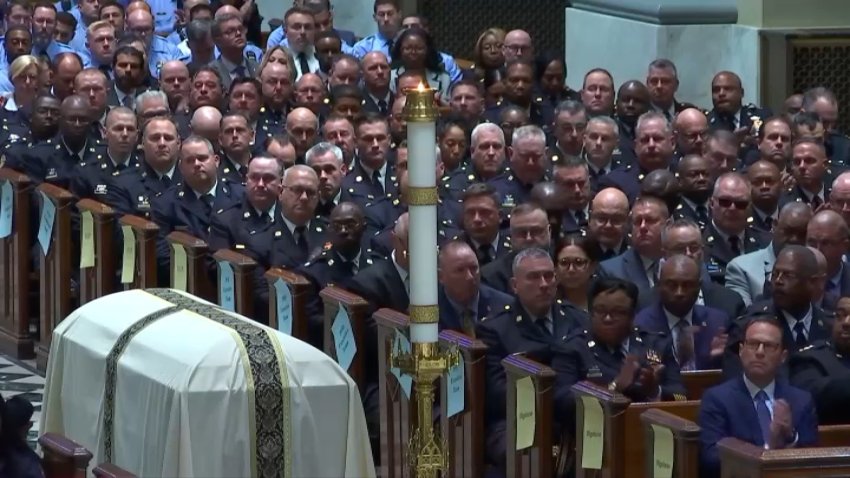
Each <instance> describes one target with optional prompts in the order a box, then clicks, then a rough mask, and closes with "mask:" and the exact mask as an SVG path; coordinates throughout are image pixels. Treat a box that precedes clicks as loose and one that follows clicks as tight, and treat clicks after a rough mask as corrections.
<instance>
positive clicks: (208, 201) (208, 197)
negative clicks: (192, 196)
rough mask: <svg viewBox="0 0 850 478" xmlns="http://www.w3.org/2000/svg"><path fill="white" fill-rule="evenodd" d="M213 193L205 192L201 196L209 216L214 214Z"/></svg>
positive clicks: (205, 212) (205, 213)
mask: <svg viewBox="0 0 850 478" xmlns="http://www.w3.org/2000/svg"><path fill="white" fill-rule="evenodd" d="M214 199H215V198H213V195H212V194H210V193H207V194H204V195H203V196H201V202H202V203H203V204H204V215H205V216H209V215H210V214H212V206H213V200H214Z"/></svg>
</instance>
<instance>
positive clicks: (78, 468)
mask: <svg viewBox="0 0 850 478" xmlns="http://www.w3.org/2000/svg"><path fill="white" fill-rule="evenodd" d="M38 444H39V445H41V449H42V451H43V452H44V457H43V458H42V459H41V467H42V469H44V476H45V478H86V469H87V468H88V466H89V461H91V458H92V454H91V452H89V451H88V450H86V449H85V448H83V447H82V446H81V445H79V444H77V443H75V442H73V441H72V440H69V439H68V438H65V437H63V436H62V435H58V434H56V433H45V434H44V435H42V436H41V437H39V439H38Z"/></svg>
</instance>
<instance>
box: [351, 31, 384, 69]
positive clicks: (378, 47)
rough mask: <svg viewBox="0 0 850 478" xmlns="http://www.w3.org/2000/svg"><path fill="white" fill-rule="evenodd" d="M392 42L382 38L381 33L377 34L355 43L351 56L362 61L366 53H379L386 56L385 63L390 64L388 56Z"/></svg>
mask: <svg viewBox="0 0 850 478" xmlns="http://www.w3.org/2000/svg"><path fill="white" fill-rule="evenodd" d="M392 42H393V41H392V39H388V38H386V37H384V35H383V34H382V33H381V32H378V33H376V34H374V35H369V36H367V37H366V38H364V39H362V40H360V41H359V42H357V43H355V44H354V47H353V48H352V49H351V54H352V55H354V56H356V57H357V58H360V59H363V57H364V56H366V54H367V53H369V52H372V51H379V52H382V53H383V54H384V55H386V56H387V61H390V62H392V56H391V55H390V46H391V45H392Z"/></svg>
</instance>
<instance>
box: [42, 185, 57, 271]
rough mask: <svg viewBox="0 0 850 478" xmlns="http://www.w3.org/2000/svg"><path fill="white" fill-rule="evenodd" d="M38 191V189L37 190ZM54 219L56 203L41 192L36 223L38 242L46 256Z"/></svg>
mask: <svg viewBox="0 0 850 478" xmlns="http://www.w3.org/2000/svg"><path fill="white" fill-rule="evenodd" d="M39 192H40V191H39ZM55 220H56V205H55V204H53V201H51V200H50V198H49V197H47V194H44V193H41V222H40V223H39V225H38V243H39V244H41V250H42V251H43V252H44V255H45V256H46V255H47V253H48V252H49V251H50V239H51V238H52V237H53V222H54V221H55Z"/></svg>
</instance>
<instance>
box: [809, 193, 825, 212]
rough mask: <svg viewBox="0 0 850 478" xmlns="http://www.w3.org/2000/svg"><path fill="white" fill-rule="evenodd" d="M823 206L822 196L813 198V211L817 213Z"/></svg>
mask: <svg viewBox="0 0 850 478" xmlns="http://www.w3.org/2000/svg"><path fill="white" fill-rule="evenodd" d="M822 204H823V201H822V200H821V198H820V196H813V197H812V201H811V205H812V210H813V211H816V210H817V209H818V208H819V207H821V205H822Z"/></svg>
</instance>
